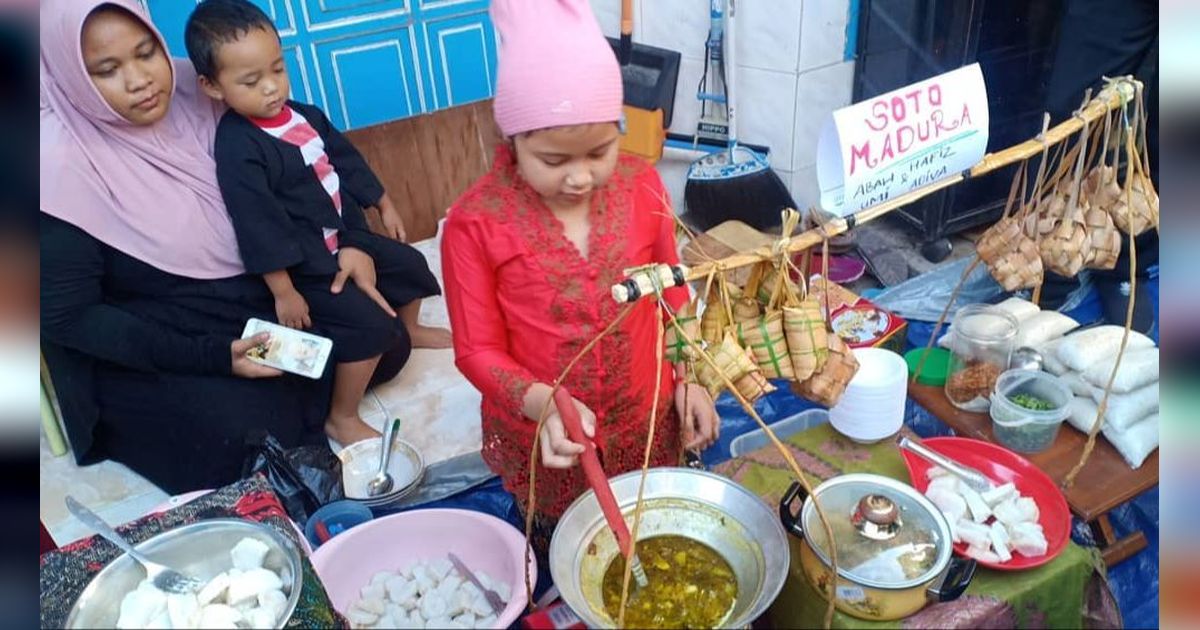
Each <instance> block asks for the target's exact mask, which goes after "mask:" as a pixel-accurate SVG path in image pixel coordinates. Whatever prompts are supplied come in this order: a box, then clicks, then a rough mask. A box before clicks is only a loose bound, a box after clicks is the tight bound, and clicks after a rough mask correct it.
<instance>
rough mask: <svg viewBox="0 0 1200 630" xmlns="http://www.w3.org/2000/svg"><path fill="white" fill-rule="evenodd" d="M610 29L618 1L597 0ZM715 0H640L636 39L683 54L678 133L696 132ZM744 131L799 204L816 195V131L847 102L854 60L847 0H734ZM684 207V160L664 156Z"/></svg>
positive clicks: (615, 31) (665, 172)
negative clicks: (848, 57)
mask: <svg viewBox="0 0 1200 630" xmlns="http://www.w3.org/2000/svg"><path fill="white" fill-rule="evenodd" d="M591 3H592V7H593V9H594V10H595V11H596V15H597V17H598V18H599V20H600V26H601V28H602V29H603V30H604V33H605V35H608V36H610V37H616V36H617V35H619V34H620V14H621V2H620V0H591ZM708 6H709V0H634V16H633V19H634V30H633V41H634V42H637V43H643V44H649V45H651V46H658V47H660V48H668V49H671V50H676V51H679V53H680V54H681V55H682V62H681V64H680V69H679V82H678V85H677V88H676V91H675V114H674V119H673V120H672V124H671V131H672V132H674V133H681V134H688V135H691V134H693V133H694V132H695V131H696V121H697V119H698V118H699V116H700V103H699V101H697V100H696V86H697V84H698V82H699V80H700V75H701V73H702V72H703V69H704V40H705V39H706V38H707V36H708ZM738 9H739V12H738V20H737V29H738V33H737V37H738V49H737V61H738V85H736V86H734V89H735V91H736V92H737V100H738V107H739V110H740V111H741V114H742V115H741V117H740V118H739V135H740V136H741V140H743V141H745V142H748V143H751V144H758V145H766V146H769V147H770V148H771V155H770V159H771V165H772V167H773V168H774V169H775V171H776V172H777V173H779V176H780V177H781V178H782V179H783V181H784V182H785V183H788V184H789V185H790V186H791V188H792V194H793V196H794V197H795V198H796V203H797V204H799V205H800V206H801V207H805V206H809V205H815V204H816V202H817V198H818V194H817V182H816V168H815V164H816V152H817V138H818V134H819V132H820V128H821V125H822V124H823V123H824V121H825V118H826V117H828V116H829V113H830V112H832V111H833V110H835V109H837V108H839V107H842V106H844V105H848V104H849V103H850V95H851V81H852V79H853V74H854V62H852V61H851V62H843V61H842V57H843V54H844V52H845V48H846V25H847V21H848V18H849V0H738ZM658 170H659V172H660V173H661V174H662V177H663V180H664V181H665V182H666V184H667V189H668V190H669V191H671V193H672V198H673V199H674V200H675V203H676V206H677V207H678V208H679V209H682V203H683V186H684V179H685V177H686V173H687V163H686V162H679V161H675V160H671V159H664V160H663V161H661V162H659V166H658Z"/></svg>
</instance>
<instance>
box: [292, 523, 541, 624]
mask: <svg viewBox="0 0 1200 630" xmlns="http://www.w3.org/2000/svg"><path fill="white" fill-rule="evenodd" d="M450 552H453V553H454V554H455V555H457V556H458V557H459V558H461V559H462V561H463V564H465V565H467V567H468V568H470V569H471V570H472V571H476V572H480V571H481V572H483V573H487V574H488V576H489V577H491V578H493V579H496V580H502V581H505V582H508V584H509V585H510V586H511V587H512V596H511V597H510V598H509V601H508V606H507V607H506V608H505V609H504V612H503V613H502V614H500V616H499V619H498V620H497V627H498V628H507V627H508V626H510V625H512V623H513V622H514V621H516V620H517V618H518V617H520V616H521V613H522V612H523V611H524V610H525V604H526V601H527V599H528V595H527V591H526V589H525V570H524V560H525V535H524V534H523V533H521V532H520V531H517V529H516V528H514V527H513V526H512V525H509V524H508V523H506V522H504V521H502V520H500V519H498V518H496V517H494V516H490V515H488V514H483V513H481V512H472V511H470V510H451V509H431V510H414V511H412V512H401V513H399V514H393V515H391V516H385V517H383V518H377V519H375V520H373V521H371V522H369V523H364V524H362V525H359V526H358V527H355V528H354V529H351V530H349V531H347V532H346V533H344V534H341V535H339V536H337V537H335V538H334V539H332V540H330V541H329V542H327V543H325V544H324V545H321V546H320V547H319V548H318V549H317V550H316V551H315V552H313V554H312V563H313V567H314V568H315V569H316V571H317V575H318V576H319V577H320V578H321V582H322V583H323V584H324V585H325V590H326V592H328V593H329V597H330V599H332V600H333V605H334V607H336V608H337V609H338V610H339V611H341V612H343V613H345V611H346V610H348V609H349V608H350V605H351V604H353V603H354V602H355V601H356V600H358V598H359V591H360V590H361V589H362V587H364V586H366V585H367V583H368V582H370V581H371V576H373V575H375V574H376V573H377V572H379V571H399V570H400V569H402V568H404V567H405V566H407V565H408V564H411V563H413V562H416V561H418V560H423V561H426V562H428V561H432V560H437V559H439V558H445V557H446V554H448V553H450ZM533 564H534V566H532V567H531V568H530V571H531V577H532V582H533V583H535V584H536V583H537V563H536V561H533Z"/></svg>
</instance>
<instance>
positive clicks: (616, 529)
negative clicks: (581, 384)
mask: <svg viewBox="0 0 1200 630" xmlns="http://www.w3.org/2000/svg"><path fill="white" fill-rule="evenodd" d="M554 404H555V406H557V407H558V416H559V417H560V418H562V423H563V428H564V429H566V431H567V437H568V438H570V440H571V441H572V442H575V443H576V444H580V445H582V446H583V453H582V454H581V455H580V456H579V463H580V465H581V466H583V474H584V476H586V477H587V481H588V485H589V486H591V487H592V492H595V493H596V501H598V502H599V503H600V511H602V512H603V513H604V519H605V520H607V521H608V526H609V528H610V529H612V532H613V535H614V536H616V538H617V548H619V549H620V550H621V554H622V555H624V556H625V559H626V561H627V562H629V565H630V566H631V567H632V571H633V579H634V581H635V582H637V586H638V588H645V587H646V585H647V584H649V583H650V582H649V580H647V579H646V570H645V569H643V568H642V563H641V561H640V560H638V557H637V555H636V554H634V553H633V538H632V536H630V535H629V527H628V526H626V524H625V517H624V516H622V514H621V508H620V507H619V506H617V499H616V497H614V496H613V493H612V486H610V485H608V475H605V474H604V469H603V468H602V467H601V466H600V458H599V457H597V456H596V446H595V445H594V444H592V441H591V440H590V439H588V437H587V435H585V434H584V432H583V422H582V420H580V418H579V410H578V409H576V408H575V400H574V399H573V398H571V394H569V393H568V392H567V390H566V389H563V388H562V387H559V388H558V391H556V392H554Z"/></svg>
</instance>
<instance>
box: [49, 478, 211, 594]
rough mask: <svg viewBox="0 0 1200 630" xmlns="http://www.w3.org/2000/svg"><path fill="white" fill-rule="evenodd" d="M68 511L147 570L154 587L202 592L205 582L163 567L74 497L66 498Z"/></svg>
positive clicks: (147, 575) (167, 591)
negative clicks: (134, 546)
mask: <svg viewBox="0 0 1200 630" xmlns="http://www.w3.org/2000/svg"><path fill="white" fill-rule="evenodd" d="M66 503H67V510H68V511H70V512H71V514H72V515H74V516H75V518H77V519H79V520H80V521H83V524H84V525H87V526H88V527H90V528H92V529H93V530H94V531H95V532H96V533H97V534H100V535H101V536H103V537H104V538H105V539H107V540H108V541H109V542H111V543H112V544H114V545H116V546H118V547H120V548H121V550H122V551H124V552H125V553H127V554H129V557H130V558H133V559H134V560H136V561H137V562H138V564H140V565H142V568H144V569H146V577H148V578H150V581H151V582H153V583H154V587H155V588H157V589H158V590H160V591H163V592H164V593H180V594H182V593H193V592H195V591H198V590H200V587H202V586H204V581H203V580H200V579H197V578H194V577H191V576H188V575H184V574H182V573H180V572H178V571H176V570H175V569H172V568H170V567H167V566H164V565H161V564H159V563H157V562H155V561H153V560H151V559H149V558H147V557H146V556H144V555H142V554H141V552H139V551H138V550H136V549H134V548H133V545H131V544H129V541H127V540H125V539H124V538H122V537H121V535H120V534H118V533H117V532H116V530H114V529H113V528H112V527H110V526H109V524H108V523H105V522H104V519H102V518H100V516H99V515H98V514H96V513H95V512H93V511H91V510H89V509H88V508H86V507H84V505H83V504H82V503H80V502H79V501H76V500H75V498H74V497H72V496H70V495H68V496H67V497H66Z"/></svg>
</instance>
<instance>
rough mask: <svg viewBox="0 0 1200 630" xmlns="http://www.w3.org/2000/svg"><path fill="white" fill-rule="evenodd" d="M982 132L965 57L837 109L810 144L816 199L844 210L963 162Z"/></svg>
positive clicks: (980, 147) (979, 86)
mask: <svg viewBox="0 0 1200 630" xmlns="http://www.w3.org/2000/svg"><path fill="white" fill-rule="evenodd" d="M987 140H988V105H987V87H986V86H985V85H984V82H983V72H981V71H980V69H979V64H972V65H970V66H965V67H963V68H959V69H958V70H954V71H952V72H947V73H946V74H942V75H938V76H936V77H933V78H931V79H926V80H925V81H921V82H920V83H914V84H912V85H910V86H908V87H903V88H900V89H898V90H895V91H892V92H888V93H887V94H881V95H879V96H876V97H874V98H870V99H867V100H865V101H863V102H861V103H855V104H854V105H851V106H849V107H845V108H842V109H839V110H838V111H836V112H834V113H833V115H832V116H831V117H830V118H829V120H827V121H826V123H825V126H824V127H823V128H822V130H821V138H820V141H819V143H818V145H817V180H818V181H819V183H820V185H821V207H822V208H823V209H825V210H826V211H828V212H832V213H834V214H837V215H840V216H846V215H849V214H853V213H855V212H858V211H859V210H862V209H863V208H866V207H869V206H873V205H876V204H880V203H883V202H885V201H888V200H889V199H894V198H895V197H898V196H900V195H903V194H904V193H906V192H909V191H911V190H916V189H918V188H921V187H923V186H927V185H929V184H932V183H934V182H937V181H938V180H941V179H945V178H946V177H949V176H952V175H954V174H956V173H958V172H960V171H962V170H964V169H967V168H970V167H971V166H973V165H974V164H975V163H977V162H978V161H979V160H980V158H982V157H983V154H984V152H985V150H986V149H987Z"/></svg>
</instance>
